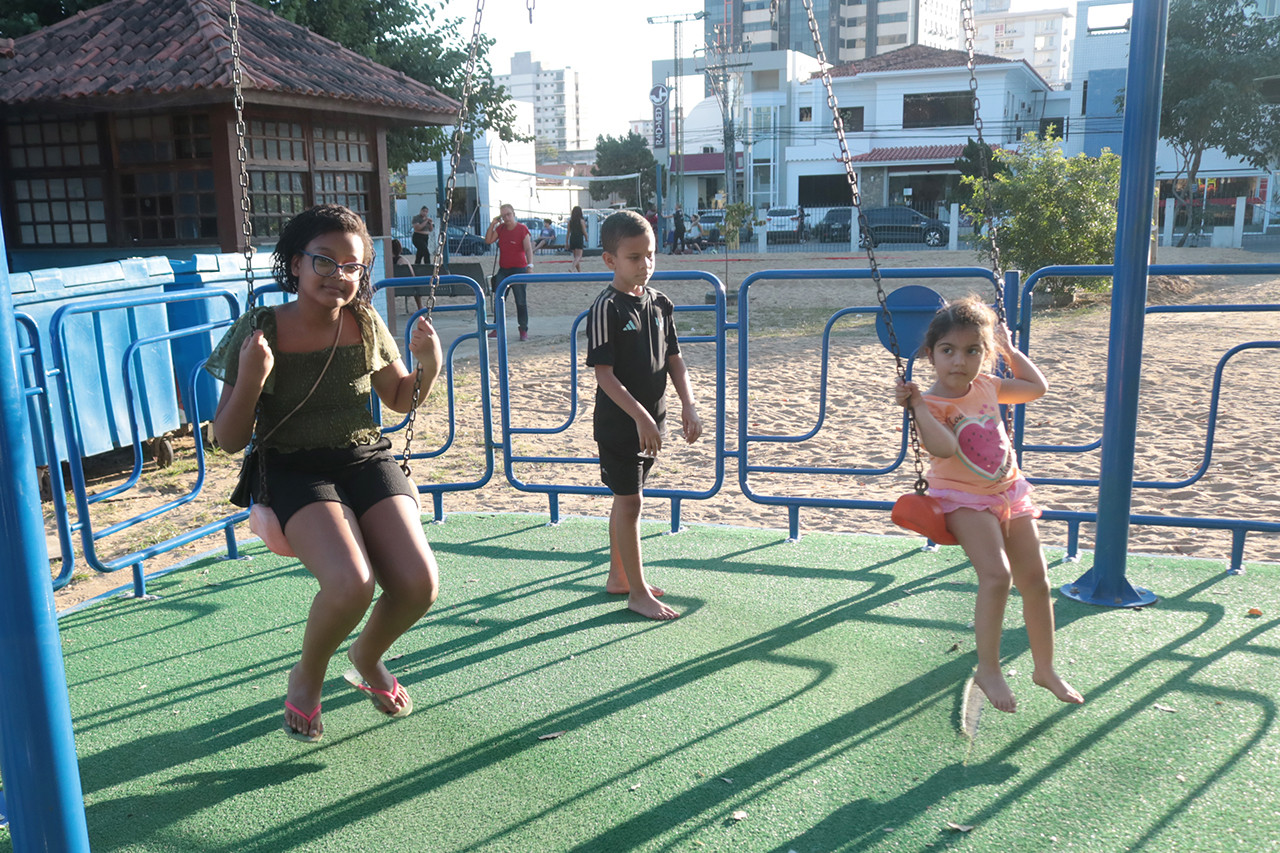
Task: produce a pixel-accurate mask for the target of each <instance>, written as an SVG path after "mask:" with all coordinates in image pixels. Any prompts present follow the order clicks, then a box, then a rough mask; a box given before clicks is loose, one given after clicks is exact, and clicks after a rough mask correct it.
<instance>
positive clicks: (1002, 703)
mask: <svg viewBox="0 0 1280 853" xmlns="http://www.w3.org/2000/svg"><path fill="white" fill-rule="evenodd" d="M973 683H974V684H976V685H978V687H979V688H980V689H981V690H982V692H983V693H985V694H986V695H987V700H988V701H989V702H991V704H992V705H994V706H995V708H996V710H997V711H1004V712H1005V713H1006V714H1012V713H1013V712H1014V711H1016V710H1018V700H1017V698H1016V697H1015V696H1014V695H1013V691H1012V690H1010V689H1009V683H1008V682H1007V681H1005V680H1004V675H1003V674H1002V673H1000V672H999V671H997V672H995V673H994V674H990V675H978V674H976V673H975V674H974V676H973Z"/></svg>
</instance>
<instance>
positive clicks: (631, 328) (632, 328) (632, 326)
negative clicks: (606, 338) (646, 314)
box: [622, 320, 640, 332]
mask: <svg viewBox="0 0 1280 853" xmlns="http://www.w3.org/2000/svg"><path fill="white" fill-rule="evenodd" d="M639 330H640V329H639V327H638V326H637V325H636V321H635V320H628V321H627V325H625V326H623V327H622V331H624V332H637V331H639Z"/></svg>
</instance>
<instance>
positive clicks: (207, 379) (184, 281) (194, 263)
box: [164, 252, 275, 424]
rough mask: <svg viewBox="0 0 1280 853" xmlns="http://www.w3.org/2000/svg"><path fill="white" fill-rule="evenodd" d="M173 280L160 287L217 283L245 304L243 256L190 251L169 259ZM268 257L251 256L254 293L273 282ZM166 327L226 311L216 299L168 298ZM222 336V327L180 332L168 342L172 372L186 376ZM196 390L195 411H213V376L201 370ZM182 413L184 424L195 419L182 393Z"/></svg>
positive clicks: (215, 401)
mask: <svg viewBox="0 0 1280 853" xmlns="http://www.w3.org/2000/svg"><path fill="white" fill-rule="evenodd" d="M170 263H171V265H172V267H173V281H172V282H170V283H169V284H168V285H166V286H165V288H164V289H165V292H167V293H177V292H181V291H186V290H193V289H198V288H217V289H219V290H229V291H231V292H232V293H234V294H236V296H237V298H238V299H239V302H240V310H241V311H243V310H244V309H245V308H246V307H247V306H246V305H245V299H246V298H247V297H248V295H249V294H248V286H247V284H246V283H245V272H244V255H194V256H192V258H191V259H190V260H188V261H171V262H170ZM271 263H272V256H271V255H270V254H268V253H265V252H260V253H258V254H256V255H255V256H254V264H253V272H254V277H255V288H254V289H255V292H256V291H257V289H258V288H260V287H264V286H265V285H268V284H274V283H275V281H274V279H273V278H272V277H271ZM166 307H167V309H168V313H169V326H170V327H171V328H174V329H185V328H188V327H191V326H199V325H202V324H204V323H209V322H212V321H216V320H225V319H228V316H229V315H228V312H227V308H226V306H225V305H223V304H222V302H221V301H220V300H212V301H210V300H194V301H189V302H171V303H169V304H168V305H167V306H166ZM220 337H221V331H218V332H210V333H207V334H205V335H202V336H198V337H183V338H178V339H176V340H174V342H173V346H172V349H173V365H174V369H175V371H176V373H177V376H178V377H179V379H180V380H181V379H182V378H183V377H187V376H190V375H191V370H192V368H193V367H195V366H196V365H197V364H201V363H203V362H204V360H205V359H206V358H208V357H209V354H210V353H211V352H212V351H213V347H214V345H215V344H217V342H218V340H219V338H220ZM195 393H196V394H199V395H200V402H199V406H200V411H202V412H204V413H205V415H206V417H209V416H212V414H213V411H214V409H215V408H216V407H217V405H218V395H219V394H220V393H221V388H219V383H218V381H217V380H215V379H214V378H213V377H212V376H209V375H208V374H204V375H202V376H200V378H199V380H198V382H197V383H196V388H195ZM182 405H183V414H184V417H185V419H186V422H187V423H190V424H197V423H198V421H197V420H196V419H195V417H194V415H193V412H192V408H193V405H194V404H193V401H192V400H190V399H188V398H187V396H186V395H184V396H183V400H182Z"/></svg>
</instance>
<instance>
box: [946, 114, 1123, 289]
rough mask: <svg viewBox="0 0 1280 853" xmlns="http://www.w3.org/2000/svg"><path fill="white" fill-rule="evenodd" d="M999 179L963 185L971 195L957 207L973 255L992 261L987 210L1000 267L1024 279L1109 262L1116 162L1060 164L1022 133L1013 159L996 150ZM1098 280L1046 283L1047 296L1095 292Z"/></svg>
mask: <svg viewBox="0 0 1280 853" xmlns="http://www.w3.org/2000/svg"><path fill="white" fill-rule="evenodd" d="M996 159H997V161H998V162H999V163H1000V164H1001V165H1002V166H1003V167H1004V170H1005V171H1002V173H1000V174H997V175H996V176H995V177H994V178H993V179H992V180H990V181H986V180H983V179H982V178H980V177H966V178H964V179H963V181H964V183H965V184H966V185H967V186H968V187H969V189H970V191H971V192H972V193H973V198H972V200H971V201H970V202H969V203H967V204H966V205H964V208H963V209H964V212H965V213H966V214H967V215H969V216H971V217H972V218H973V221H974V225H975V227H976V228H977V229H978V231H979V233H978V235H977V238H976V240H977V248H978V253H979V255H981V256H982V257H983V258H984V259H986V260H988V261H990V260H991V258H992V254H993V253H992V245H991V234H992V229H990V228H989V227H988V225H989V224H990V222H989V221H988V215H987V210H988V207H989V208H990V210H991V215H992V216H994V218H995V223H996V228H995V231H994V233H995V235H996V238H995V242H996V245H997V246H998V247H999V251H1000V261H1001V264H1002V265H1003V266H1004V267H1005V268H1008V269H1020V270H1023V271H1025V272H1027V273H1031V272H1034V271H1035V270H1038V269H1040V268H1041V267H1046V266H1051V265H1056V264H1109V263H1111V262H1112V260H1113V259H1114V254H1115V237H1116V204H1117V200H1118V198H1119V195H1120V158H1119V157H1118V156H1116V155H1115V154H1112V153H1111V152H1109V151H1105V150H1104V151H1103V152H1102V156H1100V157H1089V156H1087V155H1084V154H1077V155H1076V156H1075V157H1066V156H1064V155H1063V153H1062V149H1061V148H1059V147H1058V145H1057V144H1056V143H1054V142H1053V141H1051V140H1046V139H1041V138H1039V137H1038V136H1037V135H1036V134H1034V133H1028V134H1027V135H1026V136H1025V137H1024V138H1023V141H1022V144H1021V145H1020V146H1019V147H1018V149H1017V150H1016V151H1014V150H1010V149H1001V150H1000V151H997V152H996ZM1107 286H1109V285H1108V284H1107V282H1106V280H1098V279H1095V280H1092V281H1089V282H1082V281H1081V280H1079V279H1057V280H1050V281H1046V282H1045V283H1044V285H1043V286H1042V287H1041V289H1042V290H1046V291H1048V292H1068V293H1069V292H1071V291H1073V290H1075V289H1077V288H1081V287H1089V288H1094V289H1098V288H1103V289H1105V288H1106V287H1107Z"/></svg>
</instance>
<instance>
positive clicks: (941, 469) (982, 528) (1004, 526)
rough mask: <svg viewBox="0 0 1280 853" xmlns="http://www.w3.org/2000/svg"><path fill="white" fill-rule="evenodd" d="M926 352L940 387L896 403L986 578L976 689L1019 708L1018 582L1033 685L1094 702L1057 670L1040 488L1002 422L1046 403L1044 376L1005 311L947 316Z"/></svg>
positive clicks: (933, 488)
mask: <svg viewBox="0 0 1280 853" xmlns="http://www.w3.org/2000/svg"><path fill="white" fill-rule="evenodd" d="M997 348H998V349H999V352H1000V354H1001V355H1003V356H1004V358H1005V361H1006V363H1007V364H1009V366H1010V367H1011V368H1012V371H1013V376H1012V377H1011V378H1000V377H996V376H992V375H991V374H990V373H989V372H988V371H989V370H990V369H991V367H992V365H993V364H994V361H995V356H996V352H997ZM920 351H921V353H922V354H923V355H924V356H925V357H926V358H928V360H929V363H930V364H932V365H933V370H934V375H935V378H934V383H933V385H932V387H930V388H929V390H928V391H926V392H924V393H923V394H922V393H921V392H920V388H919V386H917V385H916V383H914V382H903V381H902V380H901V379H899V380H898V383H897V387H896V389H895V398H896V400H897V403H898V405H900V406H910V407H911V409H912V412H913V413H914V415H915V419H916V425H917V428H918V430H919V433H920V443H921V444H922V445H923V446H924V448H925V450H927V451H928V452H929V455H930V456H931V457H933V459H932V465H931V467H930V468H929V472H928V480H929V494H930V496H932V497H933V498H934V499H935V500H937V501H938V503H939V504H940V505H941V508H942V511H943V512H944V513H945V514H946V519H947V529H948V530H949V531H951V533H952V535H954V536H955V537H956V539H957V540H958V541H959V543H960V545H961V547H963V548H964V552H965V555H966V556H968V558H969V562H971V563H972V564H973V567H974V569H975V570H976V571H977V573H978V600H977V604H976V606H975V608H974V619H973V626H974V633H975V635H976V640H977V651H978V668H977V671H976V672H975V673H974V681H975V682H976V683H977V685H978V687H980V688H981V689H982V692H983V693H985V694H986V696H987V699H989V700H990V701H991V704H992V705H994V706H995V707H996V708H997V709H999V710H1001V711H1006V712H1012V711H1014V710H1016V709H1017V700H1016V699H1015V697H1014V695H1013V691H1012V690H1011V689H1010V688H1009V685H1008V683H1007V682H1006V681H1005V679H1004V674H1003V673H1002V672H1001V668H1000V632H1001V628H1002V626H1003V624H1004V608H1005V603H1006V602H1007V601H1008V599H1009V586H1010V581H1012V583H1013V585H1014V586H1016V587H1017V588H1018V592H1019V593H1020V594H1021V595H1022V617H1023V620H1024V621H1025V622H1026V626H1027V639H1028V641H1029V644H1030V646H1031V657H1032V660H1033V661H1034V666H1035V669H1034V671H1033V672H1032V673H1031V680H1032V681H1033V682H1034V683H1036V684H1038V685H1039V686H1041V687H1043V688H1045V689H1046V690H1048V691H1049V692H1050V693H1052V694H1053V695H1054V696H1056V697H1058V699H1060V700H1061V701H1063V702H1071V703H1077V704H1078V703H1081V702H1084V698H1083V697H1082V696H1081V695H1080V694H1079V693H1078V692H1077V691H1076V689H1075V688H1074V687H1072V686H1071V685H1070V684H1068V683H1067V682H1065V681H1063V680H1062V679H1061V678H1060V677H1059V676H1058V673H1057V672H1055V671H1054V668H1053V630H1054V625H1053V602H1052V600H1051V599H1050V597H1049V577H1048V567H1047V566H1046V565H1045V560H1044V554H1043V553H1042V552H1041V550H1040V537H1039V533H1038V532H1037V529H1036V518H1037V517H1039V515H1040V510H1039V508H1037V507H1036V506H1035V504H1033V503H1032V502H1031V497H1030V495H1031V484H1030V483H1028V482H1027V481H1026V479H1025V478H1024V477H1023V476H1022V472H1021V471H1019V470H1018V466H1017V463H1016V461H1015V458H1014V453H1013V447H1012V445H1011V443H1010V441H1009V436H1008V435H1007V433H1006V432H1005V429H1004V422H1003V420H1002V418H1001V417H1000V406H999V404H1000V403H1009V404H1015V403H1029V402H1031V401H1032V400H1037V399H1039V398H1040V397H1042V396H1044V393H1045V391H1046V390H1047V388H1048V386H1047V383H1046V382H1045V378H1044V374H1042V373H1041V372H1040V370H1039V368H1037V367H1036V366H1035V365H1034V364H1032V362H1031V360H1030V359H1028V358H1027V357H1026V356H1025V355H1023V354H1022V353H1021V352H1019V351H1018V350H1017V349H1016V348H1014V347H1013V345H1012V340H1011V338H1010V335H1009V330H1008V328H1007V327H1005V326H1004V325H1003V324H1000V323H998V321H997V319H996V314H995V312H994V311H992V310H991V308H990V307H988V306H987V305H985V304H984V303H983V302H982V301H981V300H979V299H978V298H977V297H972V296H971V297H968V298H965V299H961V300H959V301H956V302H949V303H947V304H946V305H945V306H943V307H942V308H941V309H940V310H939V311H938V313H937V314H936V315H935V316H934V318H933V321H932V322H931V323H930V324H929V329H928V331H927V332H926V333H925V340H924V345H923V346H922V347H921V348H920Z"/></svg>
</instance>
